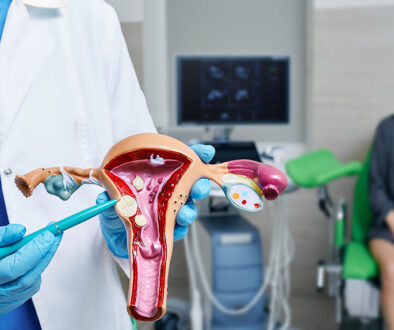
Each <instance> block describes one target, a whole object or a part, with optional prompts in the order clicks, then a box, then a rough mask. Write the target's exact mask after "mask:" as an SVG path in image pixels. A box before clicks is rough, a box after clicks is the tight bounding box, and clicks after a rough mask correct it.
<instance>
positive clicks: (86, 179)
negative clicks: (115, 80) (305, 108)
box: [15, 133, 286, 321]
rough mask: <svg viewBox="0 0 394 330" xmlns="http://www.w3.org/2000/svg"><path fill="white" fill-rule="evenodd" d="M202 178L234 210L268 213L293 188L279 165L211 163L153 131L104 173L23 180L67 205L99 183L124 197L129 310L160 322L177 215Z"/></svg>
mask: <svg viewBox="0 0 394 330" xmlns="http://www.w3.org/2000/svg"><path fill="white" fill-rule="evenodd" d="M59 174H61V175H59ZM201 177H205V178H208V179H211V180H213V181H215V182H216V183H217V184H218V185H219V186H220V187H221V188H222V189H223V191H224V193H225V194H226V196H227V198H228V200H229V201H230V202H231V204H232V205H233V206H235V207H237V208H238V209H240V210H244V211H249V212H256V211H259V210H261V209H262V207H263V202H262V196H264V197H265V198H266V199H268V200H273V199H275V198H277V197H278V195H279V194H280V193H281V192H282V191H283V190H284V189H285V187H286V177H285V176H284V175H283V174H282V173H281V172H280V171H279V170H277V169H275V168H273V167H271V166H268V165H265V164H261V163H258V162H254V161H250V160H234V161H230V162H227V163H222V164H218V165H210V164H204V163H203V162H202V161H201V160H200V158H199V157H198V156H197V154H196V153H195V152H194V151H193V150H192V149H190V148H189V147H188V146H187V145H185V144H183V143H182V142H180V141H178V140H176V139H174V138H171V137H168V136H165V135H160V134H153V133H145V134H138V135H134V136H131V137H128V138H125V139H124V140H122V141H120V142H118V143H117V144H115V145H114V146H113V147H112V148H111V149H110V150H109V152H108V153H107V155H106V156H105V158H104V161H103V163H102V165H101V167H100V168H97V169H80V168H74V167H52V168H40V169H36V170H34V171H32V172H30V173H28V174H26V175H24V176H17V177H16V179H15V182H16V184H17V186H18V188H19V189H20V190H21V191H22V193H23V194H24V195H25V196H26V197H29V196H31V194H32V193H33V190H34V189H35V187H36V186H37V185H38V184H40V183H44V185H45V188H46V189H47V191H48V192H49V193H51V194H54V195H57V196H59V197H60V198H62V199H64V200H66V199H68V198H69V197H70V196H71V194H72V193H73V192H74V191H75V190H77V189H78V187H79V186H80V185H82V184H84V183H95V184H100V185H102V186H103V187H104V188H105V189H106V190H107V192H108V194H109V196H110V197H111V198H112V199H116V200H118V203H117V204H116V206H115V210H116V212H117V213H118V215H119V217H120V218H121V219H122V220H123V223H124V225H125V227H126V231H127V241H128V251H129V259H130V269H131V271H130V273H131V276H130V285H129V294H128V312H129V314H130V315H131V316H132V317H133V318H135V319H137V320H143V321H153V320H156V319H159V318H160V317H162V316H163V315H164V314H165V310H166V301H167V279H168V271H169V265H170V260H171V255H172V249H173V235H174V226H175V220H176V219H175V218H176V215H177V213H178V211H179V209H180V208H181V207H182V205H184V204H185V203H186V201H187V198H188V196H189V192H190V189H191V188H192V186H193V184H194V183H195V182H196V181H197V180H198V179H200V178H201Z"/></svg>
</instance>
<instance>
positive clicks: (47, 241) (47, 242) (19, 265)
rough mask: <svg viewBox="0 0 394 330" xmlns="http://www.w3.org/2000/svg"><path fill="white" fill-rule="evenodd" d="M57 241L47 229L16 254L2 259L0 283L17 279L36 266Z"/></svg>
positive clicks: (0, 263)
mask: <svg viewBox="0 0 394 330" xmlns="http://www.w3.org/2000/svg"><path fill="white" fill-rule="evenodd" d="M55 242H56V238H55V236H54V235H53V234H52V233H50V232H49V231H47V230H46V231H44V232H42V233H41V234H39V235H38V236H36V237H35V238H34V239H33V240H31V241H30V242H29V243H27V244H26V245H24V246H22V247H21V248H20V249H19V250H18V251H17V252H15V253H14V254H12V255H10V256H8V257H5V258H3V259H2V260H0V284H2V283H6V282H10V281H12V280H15V279H17V278H18V277H20V276H22V275H24V274H26V273H27V272H29V271H30V270H32V269H33V268H34V267H36V266H37V265H38V264H39V263H40V261H41V260H42V258H43V257H44V256H45V255H46V254H47V253H48V252H49V251H50V250H51V248H52V246H53V245H54V244H55Z"/></svg>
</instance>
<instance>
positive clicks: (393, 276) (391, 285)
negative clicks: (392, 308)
mask: <svg viewBox="0 0 394 330" xmlns="http://www.w3.org/2000/svg"><path fill="white" fill-rule="evenodd" d="M381 276H382V284H383V288H384V290H390V291H392V292H394V260H393V261H391V260H390V261H388V262H386V263H385V264H384V265H381Z"/></svg>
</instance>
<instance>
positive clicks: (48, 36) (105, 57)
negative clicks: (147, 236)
mask: <svg viewBox="0 0 394 330" xmlns="http://www.w3.org/2000/svg"><path fill="white" fill-rule="evenodd" d="M119 31H120V28H119V23H118V21H117V18H116V15H115V14H114V12H113V10H112V9H111V8H110V7H109V6H108V5H107V4H105V3H104V1H100V0H89V1H87V0H84V1H68V3H67V8H66V9H61V10H48V9H40V8H28V7H26V6H24V5H23V4H22V3H21V1H19V0H14V2H13V3H12V4H11V7H10V9H9V12H8V16H7V21H6V25H5V28H4V33H3V36H2V40H1V43H0V171H1V172H0V174H1V178H2V182H3V190H4V195H5V201H6V206H7V211H8V214H9V219H10V222H11V223H22V224H24V225H25V226H26V227H27V228H28V231H33V230H37V229H39V228H41V227H42V226H45V225H46V224H47V223H48V222H50V221H56V220H59V219H61V218H63V217H65V216H68V215H70V214H72V213H75V212H77V211H79V210H82V209H84V208H86V207H88V206H91V205H93V204H94V203H95V198H96V195H97V193H98V192H99V191H101V189H100V188H98V187H96V186H92V185H88V186H84V187H82V188H81V189H80V190H79V191H77V192H76V193H75V194H74V195H73V196H72V197H71V199H70V200H69V201H67V202H63V201H61V200H59V199H57V198H56V197H54V196H52V195H48V194H47V193H46V192H45V189H44V188H43V187H42V186H41V187H39V188H38V189H37V190H36V191H35V192H34V194H33V196H32V197H30V198H28V199H26V198H24V197H23V196H22V194H21V193H20V192H19V191H18V190H17V189H16V187H15V185H14V176H15V174H21V173H25V172H27V171H30V170H32V169H35V168H38V167H51V166H59V165H67V166H78V167H97V166H99V165H100V162H101V160H102V159H103V157H104V155H105V153H106V151H107V150H108V149H109V148H110V146H111V145H112V144H113V143H114V141H115V140H117V139H119V137H121V135H125V136H126V133H128V134H127V135H132V134H135V133H138V132H140V131H141V130H145V131H152V130H154V128H153V124H152V122H151V119H150V116H149V115H148V114H146V115H141V116H142V118H141V119H139V120H138V118H131V117H132V115H131V117H130V116H129V117H130V118H129V119H130V124H128V125H124V126H122V125H118V124H117V122H116V118H115V119H114V114H113V107H116V108H117V109H118V110H117V111H118V113H119V114H122V111H123V110H122V107H125V111H126V110H127V109H126V108H129V107H136V108H139V107H141V109H139V110H140V112H141V111H142V113H144V112H146V105H145V100H144V99H143V97H142V98H141V99H140V100H134V101H132V102H129V101H128V99H127V98H125V99H124V100H122V98H121V97H118V98H120V100H119V101H117V100H114V99H113V98H114V95H115V96H116V95H117V94H116V93H117V91H116V90H115V91H113V90H112V88H113V87H112V85H113V83H112V81H111V76H110V75H111V72H107V71H110V70H111V69H108V65H107V62H108V61H109V58H110V56H111V51H112V50H111V49H108V48H106V46H111V45H110V44H109V43H110V40H112V39H113V38H112V34H116V33H120V32H119ZM115 40H117V39H116V38H115ZM119 40H122V41H123V39H122V38H120V39H119ZM113 42H115V43H116V42H117V41H113ZM119 49H122V50H123V51H124V50H125V47H124V45H121V46H119ZM114 59H115V61H116V60H117V59H118V56H117V54H114ZM123 60H124V59H123ZM113 65H114V66H115V69H113V71H114V72H115V73H116V70H117V67H116V63H113ZM120 68H121V66H120ZM112 75H114V74H113V73H112ZM125 79H126V80H125V84H126V86H125V88H126V89H129V90H130V93H133V89H134V88H137V89H138V90H139V87H138V83H137V81H136V78H135V75H134V77H132V79H131V80H129V78H125ZM133 84H136V86H133ZM136 95H137V96H139V97H141V94H140V93H138V94H136ZM116 102H118V103H116ZM119 102H123V103H121V104H119ZM133 102H134V103H133ZM113 104H115V106H114V105H113ZM127 116H128V115H127V114H125V118H127ZM136 119H137V120H138V121H136ZM123 121H124V120H123ZM117 125H118V126H120V129H119V130H117ZM121 130H123V131H124V132H121V133H119V132H120V131H121ZM33 301H34V304H35V307H36V310H37V314H38V316H39V319H40V322H41V325H42V328H43V329H56V330H61V329H128V328H130V327H131V322H130V319H129V317H128V315H127V312H126V302H125V298H124V294H123V291H122V288H121V285H120V283H119V279H118V276H117V272H116V268H115V263H114V258H113V256H112V254H111V252H110V251H109V250H108V248H107V246H106V244H105V241H104V239H103V237H102V235H101V233H100V228H99V224H98V221H97V219H92V220H90V221H88V222H86V223H84V224H82V225H80V226H78V227H76V228H73V229H72V230H70V231H68V232H67V233H65V234H64V237H63V240H62V243H61V245H60V247H59V249H58V252H57V253H56V255H55V257H54V259H53V260H52V262H51V264H50V265H49V267H48V268H47V270H46V271H45V272H44V274H43V278H42V286H41V290H40V292H39V293H38V294H37V295H35V296H34V297H33Z"/></svg>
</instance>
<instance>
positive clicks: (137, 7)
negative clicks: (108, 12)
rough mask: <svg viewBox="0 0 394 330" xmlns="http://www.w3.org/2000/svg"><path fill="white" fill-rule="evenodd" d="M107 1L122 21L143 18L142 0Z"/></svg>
mask: <svg viewBox="0 0 394 330" xmlns="http://www.w3.org/2000/svg"><path fill="white" fill-rule="evenodd" d="M107 2H108V3H109V4H111V5H112V6H113V7H114V8H115V10H116V12H117V13H118V16H119V19H120V21H121V22H122V23H123V22H141V21H142V20H143V17H144V15H143V12H144V11H143V7H144V5H143V0H107Z"/></svg>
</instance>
